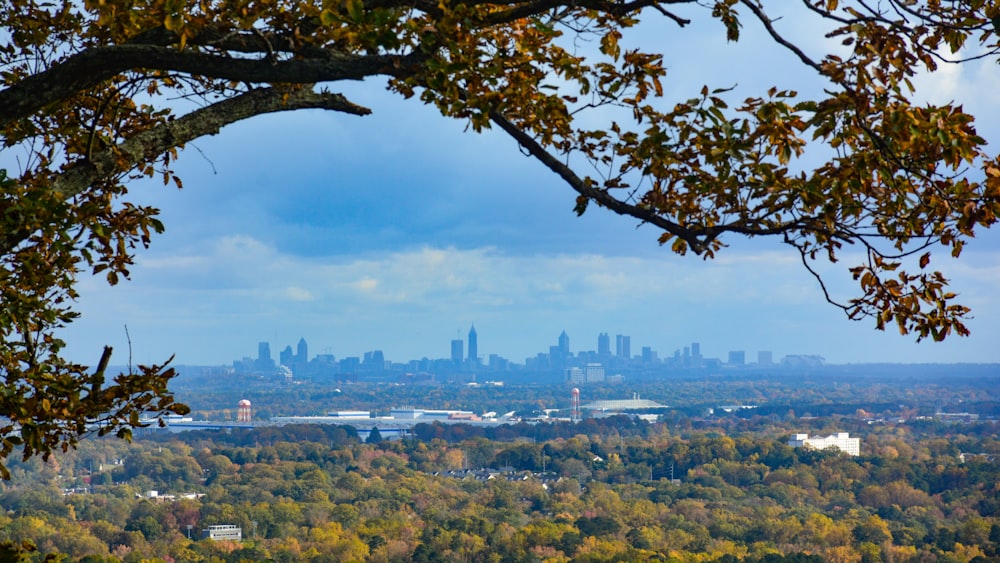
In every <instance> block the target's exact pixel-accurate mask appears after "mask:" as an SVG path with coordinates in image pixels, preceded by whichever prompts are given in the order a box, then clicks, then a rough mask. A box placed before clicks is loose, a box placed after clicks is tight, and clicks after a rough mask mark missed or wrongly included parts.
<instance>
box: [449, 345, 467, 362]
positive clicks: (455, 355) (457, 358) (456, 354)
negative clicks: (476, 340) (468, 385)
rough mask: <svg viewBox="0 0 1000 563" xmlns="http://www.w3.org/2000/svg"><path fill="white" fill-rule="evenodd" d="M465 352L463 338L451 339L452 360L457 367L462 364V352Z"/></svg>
mask: <svg viewBox="0 0 1000 563" xmlns="http://www.w3.org/2000/svg"><path fill="white" fill-rule="evenodd" d="M464 352H465V342H462V340H461V339H456V340H452V341H451V361H452V363H453V364H455V367H461V366H462V354H463V353H464Z"/></svg>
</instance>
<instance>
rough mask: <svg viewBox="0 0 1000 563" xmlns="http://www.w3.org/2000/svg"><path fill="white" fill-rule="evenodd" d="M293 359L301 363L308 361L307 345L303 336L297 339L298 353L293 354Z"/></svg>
mask: <svg viewBox="0 0 1000 563" xmlns="http://www.w3.org/2000/svg"><path fill="white" fill-rule="evenodd" d="M295 360H296V362H298V363H301V364H305V363H308V362H309V345H308V344H306V339H305V338H300V339H299V345H298V353H297V354H296V355H295Z"/></svg>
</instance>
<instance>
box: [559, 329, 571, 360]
mask: <svg viewBox="0 0 1000 563" xmlns="http://www.w3.org/2000/svg"><path fill="white" fill-rule="evenodd" d="M559 354H560V355H561V356H562V357H561V358H560V360H566V359H567V358H569V336H568V335H567V334H566V331H565V330H564V331H562V334H560V335H559Z"/></svg>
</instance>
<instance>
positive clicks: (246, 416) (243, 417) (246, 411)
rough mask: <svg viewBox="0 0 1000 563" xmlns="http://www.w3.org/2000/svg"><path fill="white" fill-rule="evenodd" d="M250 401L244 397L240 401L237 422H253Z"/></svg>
mask: <svg viewBox="0 0 1000 563" xmlns="http://www.w3.org/2000/svg"><path fill="white" fill-rule="evenodd" d="M251 406H252V405H251V404H250V401H248V400H246V399H243V400H242V401H240V405H239V408H238V409H237V410H236V422H251V419H252V418H253V415H252V414H251V410H250V407H251Z"/></svg>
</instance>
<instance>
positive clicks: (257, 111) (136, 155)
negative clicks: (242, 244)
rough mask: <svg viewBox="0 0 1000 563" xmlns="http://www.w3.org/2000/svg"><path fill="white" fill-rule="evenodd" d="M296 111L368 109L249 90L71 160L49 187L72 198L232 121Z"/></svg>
mask: <svg viewBox="0 0 1000 563" xmlns="http://www.w3.org/2000/svg"><path fill="white" fill-rule="evenodd" d="M299 109H328V110H334V111H341V112H345V113H350V114H354V115H368V114H369V113H371V110H369V109H368V108H365V107H362V106H359V105H356V104H353V103H351V102H349V101H348V100H347V99H346V98H344V97H343V96H342V95H340V94H331V93H316V92H313V91H312V90H309V89H307V88H301V89H296V90H287V89H277V88H262V89H259V90H251V91H249V92H246V93H244V94H241V95H239V96H236V97H234V98H229V99H226V100H223V101H221V102H217V103H215V104H212V105H210V106H207V107H204V108H201V109H198V110H195V111H193V112H191V113H189V114H187V115H184V116H183V117H180V118H178V119H175V120H173V121H168V122H166V123H164V124H162V125H159V126H157V127H154V128H152V129H150V130H148V131H144V132H142V133H139V134H137V135H135V136H133V137H131V138H129V139H127V140H125V141H123V142H122V143H120V144H118V145H116V146H114V147H111V148H108V149H106V150H104V151H101V152H99V153H97V154H95V155H93V157H92V158H90V159H87V160H82V161H79V162H77V163H74V164H72V165H70V166H69V167H68V168H67V169H66V170H64V171H63V172H62V173H61V174H59V175H58V176H57V177H56V178H55V180H54V181H53V182H52V189H53V190H54V191H55V192H56V193H59V194H61V195H62V196H63V197H65V198H68V197H72V196H73V195H76V194H78V193H80V192H82V191H83V190H85V189H87V188H88V187H89V186H90V185H91V184H93V183H94V182H96V181H98V180H100V179H103V178H111V177H114V176H117V175H119V174H122V173H124V172H127V171H128V170H131V169H132V168H134V167H135V166H136V165H137V164H139V163H141V162H143V161H147V160H151V159H155V158H156V157H158V156H159V155H162V154H163V153H164V152H165V151H167V150H169V149H171V148H174V147H179V146H181V145H183V144H185V143H187V142H189V141H192V140H194V139H197V138H199V137H203V136H205V135H214V134H216V133H218V132H219V130H220V129H221V128H222V127H224V126H226V125H229V124H231V123H235V122H237V121H241V120H243V119H247V118H250V117H254V116H256V115H261V114H265V113H274V112H279V111H292V110H299Z"/></svg>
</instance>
